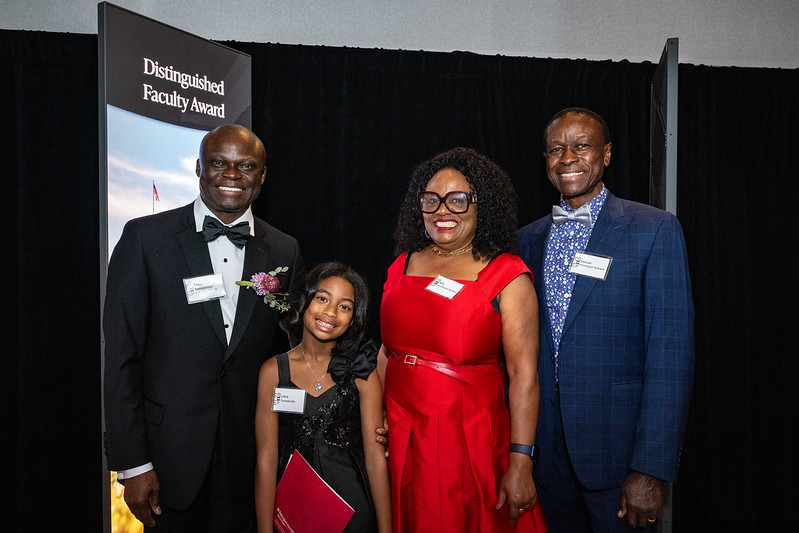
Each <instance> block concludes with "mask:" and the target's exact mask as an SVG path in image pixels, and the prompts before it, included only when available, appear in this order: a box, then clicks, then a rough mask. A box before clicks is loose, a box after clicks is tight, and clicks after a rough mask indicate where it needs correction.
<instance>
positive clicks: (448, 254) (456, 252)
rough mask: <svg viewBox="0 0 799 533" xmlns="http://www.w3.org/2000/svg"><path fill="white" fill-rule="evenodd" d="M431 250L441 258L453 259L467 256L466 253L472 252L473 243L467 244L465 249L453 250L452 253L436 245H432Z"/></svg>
mask: <svg viewBox="0 0 799 533" xmlns="http://www.w3.org/2000/svg"><path fill="white" fill-rule="evenodd" d="M430 249H431V250H432V251H433V253H434V254H436V255H440V256H441V257H452V256H453V255H462V254H465V253H466V252H470V251H471V250H472V243H469V244H467V245H466V246H464V247H463V248H458V249H457V250H452V251H451V252H445V251H444V250H442V249H441V248H439V247H438V246H436V245H435V244H431V245H430Z"/></svg>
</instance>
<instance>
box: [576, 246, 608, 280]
mask: <svg viewBox="0 0 799 533" xmlns="http://www.w3.org/2000/svg"><path fill="white" fill-rule="evenodd" d="M612 261H613V258H612V257H604V256H601V255H591V254H586V253H576V254H574V259H573V260H572V264H571V266H570V267H569V272H571V273H572V274H580V275H582V276H588V277H590V278H596V279H601V280H603V281H604V280H605V279H606V278H607V277H608V270H610V263H611V262H612Z"/></svg>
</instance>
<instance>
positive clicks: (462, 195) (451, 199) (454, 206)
mask: <svg viewBox="0 0 799 533" xmlns="http://www.w3.org/2000/svg"><path fill="white" fill-rule="evenodd" d="M476 203H477V194H475V193H473V192H468V191H450V192H448V193H447V194H445V195H444V196H443V197H442V196H439V195H438V194H436V193H434V192H433V191H422V192H420V193H419V209H421V210H422V213H428V214H429V213H435V212H436V211H438V210H439V208H440V207H441V204H444V205H445V206H447V209H449V212H450V213H453V214H460V213H465V212H466V211H468V210H469V204H476Z"/></svg>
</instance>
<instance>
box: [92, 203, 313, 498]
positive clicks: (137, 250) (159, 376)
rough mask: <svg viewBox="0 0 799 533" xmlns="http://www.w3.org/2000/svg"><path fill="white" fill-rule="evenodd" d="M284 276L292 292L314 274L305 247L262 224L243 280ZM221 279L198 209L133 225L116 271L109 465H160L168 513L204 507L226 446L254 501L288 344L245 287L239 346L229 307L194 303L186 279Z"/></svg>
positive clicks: (234, 485) (112, 269)
mask: <svg viewBox="0 0 799 533" xmlns="http://www.w3.org/2000/svg"><path fill="white" fill-rule="evenodd" d="M222 238H224V237H222ZM279 266H288V267H289V270H288V272H286V273H284V274H280V276H279V279H280V285H281V292H289V291H291V290H293V289H294V287H295V285H297V284H298V283H300V282H301V281H302V278H303V276H304V270H305V268H304V264H303V261H302V258H301V256H300V252H299V246H298V244H297V241H296V240H295V239H294V238H293V237H291V236H289V235H286V234H285V233H282V232H280V231H278V230H277V229H275V228H274V227H272V226H270V225H269V224H267V223H266V222H264V221H262V220H260V219H258V218H256V219H255V236H254V237H252V238H250V240H249V242H248V243H247V245H246V247H245V258H244V271H243V273H242V278H241V279H244V280H247V279H249V278H250V277H251V276H252V274H254V273H255V272H259V271H263V272H268V271H270V270H273V269H274V268H276V267H279ZM212 273H213V268H212V266H211V259H210V256H209V253H208V246H207V245H206V243H205V241H204V240H203V237H202V233H198V232H197V231H196V226H195V221H194V211H193V205H192V204H189V205H188V206H184V207H181V208H178V209H174V210H171V211H167V212H164V213H159V214H155V215H151V216H147V217H143V218H138V219H135V220H131V221H130V222H128V223H127V224H126V225H125V228H124V230H123V232H122V237H121V238H120V240H119V243H118V244H117V246H116V248H115V249H114V252H113V255H112V257H111V260H110V263H109V266H108V281H107V287H106V298H105V307H104V314H103V332H104V336H105V368H104V392H105V415H106V417H105V418H106V420H105V422H106V455H107V457H108V467H109V469H111V470H124V469H129V468H134V467H137V466H140V465H143V464H146V463H148V462H152V463H153V465H154V467H155V471H156V473H157V474H158V477H159V480H160V483H161V503H163V504H164V505H166V506H168V507H173V508H177V509H183V508H185V507H187V506H188V505H189V504H190V503H191V502H192V501H193V500H194V498H195V497H196V495H197V492H198V491H199V489H200V486H201V484H202V483H203V480H204V477H205V475H206V473H207V471H208V466H209V464H210V462H211V458H212V456H213V454H214V447H215V443H216V442H218V443H219V444H220V447H221V449H219V450H217V453H219V454H221V457H222V459H223V460H224V461H225V464H226V465H227V468H228V472H229V474H230V478H231V479H230V486H231V497H233V498H234V499H243V498H246V497H248V496H251V495H252V493H253V481H254V480H253V476H254V470H255V429H254V420H255V402H256V391H257V384H258V371H259V368H260V366H261V364H262V363H263V362H264V360H265V359H266V358H267V357H269V356H271V355H273V354H274V353H275V352H274V351H272V350H273V349H276V348H273V342H274V341H275V340H276V333H278V334H279V335H282V333H280V332H278V329H279V328H278V321H279V319H280V315H279V312H278V311H276V310H275V309H274V308H271V307H269V306H268V305H266V304H264V303H263V299H262V298H261V297H259V296H257V295H256V294H255V292H254V291H253V290H252V289H247V288H243V287H242V288H241V289H240V293H239V299H238V305H237V309H236V319H235V323H234V328H233V332H232V336H231V339H230V344H229V345H228V343H227V340H226V336H225V331H224V325H223V321H222V310H221V307H220V305H219V302H218V301H210V302H204V303H197V304H191V305H190V304H188V303H187V301H186V294H185V290H184V285H183V279H184V278H192V277H196V276H201V275H207V274H212ZM217 436H218V440H217Z"/></svg>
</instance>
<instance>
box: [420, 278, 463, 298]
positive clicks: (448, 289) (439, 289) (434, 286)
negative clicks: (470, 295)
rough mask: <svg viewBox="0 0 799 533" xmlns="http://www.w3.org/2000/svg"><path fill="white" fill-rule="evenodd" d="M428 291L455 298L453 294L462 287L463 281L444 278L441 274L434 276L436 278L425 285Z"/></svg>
mask: <svg viewBox="0 0 799 533" xmlns="http://www.w3.org/2000/svg"><path fill="white" fill-rule="evenodd" d="M425 289H427V290H428V291H430V292H434V293H436V294H438V295H439V296H443V297H444V298H446V299H448V300H452V299H453V298H455V295H456V294H458V293H459V292H461V289H463V283H458V282H457V281H454V280H451V279H449V278H445V277H444V276H442V275H441V274H439V275H438V276H436V279H434V280H433V281H431V282H430V285H428V286H427V287H425Z"/></svg>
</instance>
